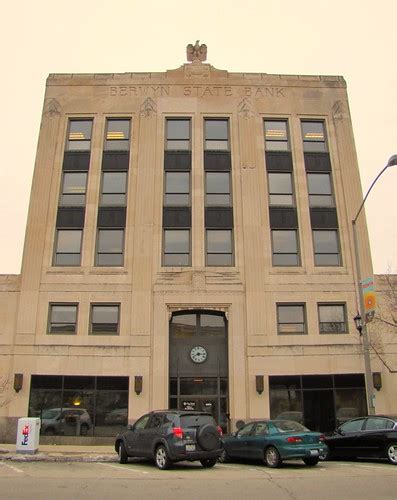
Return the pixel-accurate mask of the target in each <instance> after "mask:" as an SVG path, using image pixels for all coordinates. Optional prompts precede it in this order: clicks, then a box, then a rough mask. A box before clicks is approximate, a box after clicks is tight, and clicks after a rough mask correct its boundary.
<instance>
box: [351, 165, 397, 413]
mask: <svg viewBox="0 0 397 500" xmlns="http://www.w3.org/2000/svg"><path fill="white" fill-rule="evenodd" d="M395 165H397V155H393V156H391V157H390V158H389V161H388V162H387V165H386V166H385V167H384V168H383V169H382V170H381V171H380V172H379V174H378V175H377V176H376V177H375V179H374V181H373V182H372V184H371V186H370V187H369V189H368V191H367V194H366V195H365V196H364V199H363V201H362V203H361V205H360V208H359V209H358V212H357V214H356V216H355V217H354V219H353V220H352V227H353V243H354V255H355V264H356V275H357V292H358V297H359V312H358V313H357V316H356V317H355V318H354V322H355V325H356V328H357V330H358V331H359V332H360V336H362V339H363V351H364V353H363V354H364V369H365V392H366V396H367V407H368V415H375V394H374V385H373V380H372V370H371V358H370V355H369V340H368V332H367V324H366V322H365V316H364V311H365V308H364V297H363V294H362V290H361V279H362V277H361V265H360V254H359V251H358V239H357V227H356V222H357V219H358V216H359V215H360V213H361V210H362V209H363V207H364V203H365V202H366V200H367V198H368V195H369V193H370V192H371V190H372V188H373V187H374V185H375V184H376V182H377V180H378V179H379V177H380V176H381V175H382V174H383V172H384V171H385V170H387V169H388V168H389V167H393V166H395Z"/></svg>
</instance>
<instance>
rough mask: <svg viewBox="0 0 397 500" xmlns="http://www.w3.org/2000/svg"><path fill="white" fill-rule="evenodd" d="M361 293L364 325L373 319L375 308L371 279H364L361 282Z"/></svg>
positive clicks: (374, 295)
mask: <svg viewBox="0 0 397 500" xmlns="http://www.w3.org/2000/svg"><path fill="white" fill-rule="evenodd" d="M361 292H362V294H363V302H364V315H365V323H369V322H370V321H372V320H373V319H374V316H375V308H376V294H375V289H374V279H373V278H366V279H365V280H362V281H361Z"/></svg>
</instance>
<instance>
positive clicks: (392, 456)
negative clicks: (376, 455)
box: [386, 442, 397, 465]
mask: <svg viewBox="0 0 397 500" xmlns="http://www.w3.org/2000/svg"><path fill="white" fill-rule="evenodd" d="M386 456H387V460H388V461H389V463H391V464H392V465H397V442H396V443H389V444H388V445H387V448H386Z"/></svg>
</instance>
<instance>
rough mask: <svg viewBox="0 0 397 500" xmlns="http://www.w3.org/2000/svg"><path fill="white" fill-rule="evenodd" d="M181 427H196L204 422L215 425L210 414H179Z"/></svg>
mask: <svg viewBox="0 0 397 500" xmlns="http://www.w3.org/2000/svg"><path fill="white" fill-rule="evenodd" d="M180 421H181V427H198V426H200V425H204V424H211V425H216V424H215V421H214V419H213V417H212V416H211V415H205V414H203V415H197V414H196V415H194V414H192V415H181V417H180Z"/></svg>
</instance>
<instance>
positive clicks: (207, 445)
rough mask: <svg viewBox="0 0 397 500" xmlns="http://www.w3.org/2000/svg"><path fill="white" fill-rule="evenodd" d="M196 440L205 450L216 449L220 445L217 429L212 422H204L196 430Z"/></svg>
mask: <svg viewBox="0 0 397 500" xmlns="http://www.w3.org/2000/svg"><path fill="white" fill-rule="evenodd" d="M197 442H198V444H199V445H200V446H201V448H202V449H203V450H205V451H212V450H217V449H218V448H220V447H221V441H220V437H219V433H218V429H217V428H216V427H215V426H214V425H212V424H205V425H202V426H201V427H199V429H198V430H197Z"/></svg>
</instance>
